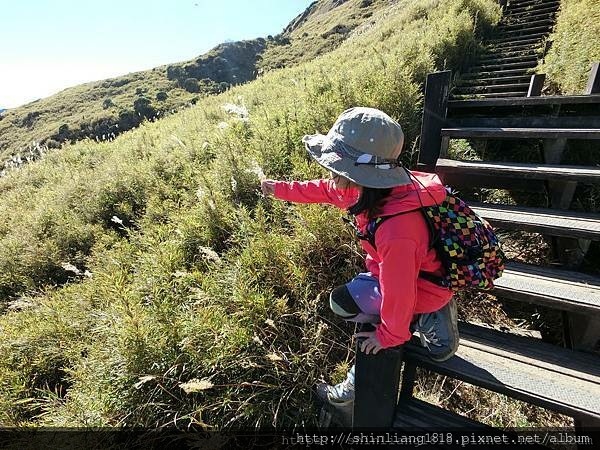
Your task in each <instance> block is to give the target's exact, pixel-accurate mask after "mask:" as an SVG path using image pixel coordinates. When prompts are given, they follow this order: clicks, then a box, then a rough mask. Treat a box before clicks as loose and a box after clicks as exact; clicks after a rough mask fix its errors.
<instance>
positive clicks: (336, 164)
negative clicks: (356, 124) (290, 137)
mask: <svg viewBox="0 0 600 450" xmlns="http://www.w3.org/2000/svg"><path fill="white" fill-rule="evenodd" d="M302 142H304V146H305V147H306V151H307V152H308V153H309V155H310V156H312V157H313V158H314V160H315V161H316V162H317V163H318V164H319V165H321V166H323V167H325V168H326V169H327V170H330V171H331V172H334V173H337V174H338V175H341V176H343V177H345V178H348V179H349V180H350V181H353V182H354V183H356V184H358V185H360V186H365V187H371V188H391V187H394V186H403V185H407V184H411V183H412V180H411V179H410V176H409V175H408V173H407V172H406V170H405V169H404V168H403V167H393V168H391V169H380V168H377V167H375V166H369V165H366V164H365V165H362V164H361V165H355V164H354V163H355V161H354V159H352V158H350V157H348V156H346V155H345V153H344V152H343V151H342V150H341V149H340V148H339V144H338V143H336V142H335V141H334V140H331V139H329V138H328V137H327V136H325V135H323V134H312V135H306V136H304V138H303V139H302Z"/></svg>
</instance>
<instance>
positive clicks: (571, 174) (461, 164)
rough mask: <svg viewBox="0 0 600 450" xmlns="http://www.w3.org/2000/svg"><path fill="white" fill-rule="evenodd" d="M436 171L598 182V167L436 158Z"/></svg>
mask: <svg viewBox="0 0 600 450" xmlns="http://www.w3.org/2000/svg"><path fill="white" fill-rule="evenodd" d="M436 172H437V173H439V174H451V173H453V172H454V173H457V174H458V175H460V176H463V177H466V178H467V179H470V178H471V177H472V176H476V175H487V176H505V177H514V178H526V179H538V180H547V179H555V180H569V181H582V182H589V183H592V182H600V167H590V166H559V165H550V164H531V163H510V162H484V161H457V160H452V159H442V158H440V159H438V162H437V165H436Z"/></svg>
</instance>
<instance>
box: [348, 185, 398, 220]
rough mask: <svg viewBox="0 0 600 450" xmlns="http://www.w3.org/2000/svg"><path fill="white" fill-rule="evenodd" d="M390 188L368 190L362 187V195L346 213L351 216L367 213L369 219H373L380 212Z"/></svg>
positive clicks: (390, 190)
mask: <svg viewBox="0 0 600 450" xmlns="http://www.w3.org/2000/svg"><path fill="white" fill-rule="evenodd" d="M391 192H392V188H370V187H363V188H362V194H361V195H360V198H359V199H358V201H357V202H356V203H355V204H354V205H352V206H351V207H350V208H348V212H349V213H350V214H352V215H353V216H356V215H357V214H360V213H362V212H363V211H366V212H367V217H368V218H369V219H371V218H373V217H375V216H376V215H377V214H379V213H380V212H381V208H382V206H383V204H384V203H385V198H386V197H387V196H388V195H390V193H391Z"/></svg>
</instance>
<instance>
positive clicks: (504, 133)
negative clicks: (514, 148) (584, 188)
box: [441, 127, 600, 164]
mask: <svg viewBox="0 0 600 450" xmlns="http://www.w3.org/2000/svg"><path fill="white" fill-rule="evenodd" d="M441 133H442V136H448V137H451V138H488V139H492V138H493V139H515V138H518V139H540V138H552V141H553V142H554V140H555V139H565V140H566V139H600V128H598V129H596V128H584V129H577V128H507V127H498V128H489V127H480V128H475V127H465V128H442V130H441ZM565 144H566V141H565ZM562 145H564V144H562ZM546 161H547V162H548V160H547V159H546ZM551 164H552V163H551Z"/></svg>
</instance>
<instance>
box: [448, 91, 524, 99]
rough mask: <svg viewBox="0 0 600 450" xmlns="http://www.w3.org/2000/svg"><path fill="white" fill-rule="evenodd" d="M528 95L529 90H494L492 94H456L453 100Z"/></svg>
mask: <svg viewBox="0 0 600 450" xmlns="http://www.w3.org/2000/svg"><path fill="white" fill-rule="evenodd" d="M526 95H527V91H520V92H494V93H492V94H456V95H452V96H451V98H452V100H455V101H456V100H469V99H476V98H482V99H484V98H504V97H510V98H518V97H525V96H526Z"/></svg>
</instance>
